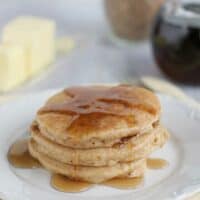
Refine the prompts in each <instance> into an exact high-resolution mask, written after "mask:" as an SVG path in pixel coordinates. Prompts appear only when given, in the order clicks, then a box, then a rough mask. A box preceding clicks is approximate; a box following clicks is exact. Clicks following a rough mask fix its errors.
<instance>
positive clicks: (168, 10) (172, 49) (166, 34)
mask: <svg viewBox="0 0 200 200" xmlns="http://www.w3.org/2000/svg"><path fill="white" fill-rule="evenodd" d="M152 46H153V54H154V58H155V61H156V62H157V64H158V66H159V67H160V69H161V70H162V71H163V72H164V73H165V74H166V75H168V77H170V78H171V79H173V80H175V81H178V82H181V83H186V84H192V85H200V1H199V0H184V1H179V0H168V1H167V2H166V4H165V5H164V6H163V7H162V9H161V10H160V12H159V14H158V16H157V18H156V21H155V24H154V28H153V32H152Z"/></svg>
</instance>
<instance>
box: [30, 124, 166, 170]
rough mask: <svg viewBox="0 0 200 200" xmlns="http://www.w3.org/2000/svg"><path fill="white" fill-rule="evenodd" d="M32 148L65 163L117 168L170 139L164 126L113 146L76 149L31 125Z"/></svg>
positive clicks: (146, 153)
mask: <svg viewBox="0 0 200 200" xmlns="http://www.w3.org/2000/svg"><path fill="white" fill-rule="evenodd" d="M31 137H32V138H33V142H32V145H34V147H35V149H37V151H38V152H41V153H43V154H45V155H47V156H48V157H51V158H53V159H55V160H58V161H60V162H63V163H66V164H72V165H85V166H106V165H109V166H111V165H115V164H116V163H118V162H128V161H133V160H138V159H142V158H145V157H147V156H148V155H149V154H150V153H151V152H153V151H155V150H156V149H157V148H159V147H161V146H162V145H164V143H165V142H166V140H167V139H168V137H169V134H168V132H167V131H166V129H164V128H163V127H162V126H161V125H157V126H156V127H155V128H154V129H153V130H152V131H150V132H149V133H145V134H143V135H139V136H135V137H129V138H122V139H121V142H120V143H116V144H114V145H113V146H112V147H106V148H93V149H75V148H69V147H66V146H63V145H59V144H56V143H54V142H53V141H51V140H49V139H47V138H46V137H44V136H43V135H42V134H41V133H40V131H39V129H38V128H37V126H32V129H31Z"/></svg>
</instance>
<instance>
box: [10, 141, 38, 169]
mask: <svg viewBox="0 0 200 200" xmlns="http://www.w3.org/2000/svg"><path fill="white" fill-rule="evenodd" d="M28 140H29V139H20V140H17V141H16V142H15V143H14V144H12V145H11V147H10V149H9V151H8V155H7V157H8V161H9V162H10V164H11V165H12V166H14V167H17V168H28V169H30V168H39V167H41V164H40V163H39V162H38V161H37V160H36V159H35V158H33V157H32V156H31V155H30V153H29V151H28Z"/></svg>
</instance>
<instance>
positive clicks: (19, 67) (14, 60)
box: [0, 44, 27, 92]
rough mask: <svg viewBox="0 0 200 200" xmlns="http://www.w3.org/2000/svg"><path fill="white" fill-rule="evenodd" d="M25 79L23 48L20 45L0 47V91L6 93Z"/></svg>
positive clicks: (3, 45)
mask: <svg viewBox="0 0 200 200" xmlns="http://www.w3.org/2000/svg"><path fill="white" fill-rule="evenodd" d="M26 78H27V68H26V61H25V48H24V47H23V46H21V45H13V44H1V45H0V91H1V92H6V91H8V90H11V89H13V88H14V87H16V86H18V85H19V84H21V83H22V82H23V81H25V80H26Z"/></svg>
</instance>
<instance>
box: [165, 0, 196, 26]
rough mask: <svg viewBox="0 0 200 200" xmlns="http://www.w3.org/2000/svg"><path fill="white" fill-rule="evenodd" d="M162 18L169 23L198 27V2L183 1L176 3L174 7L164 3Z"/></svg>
mask: <svg viewBox="0 0 200 200" xmlns="http://www.w3.org/2000/svg"><path fill="white" fill-rule="evenodd" d="M164 19H165V21H167V22H169V23H171V24H175V25H180V26H186V27H188V26H190V27H198V28H200V2H199V3H197V2H196V1H195V2H191V3H187V2H185V3H183V4H177V5H176V7H173V6H172V5H170V4H169V3H166V4H165V6H164Z"/></svg>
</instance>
